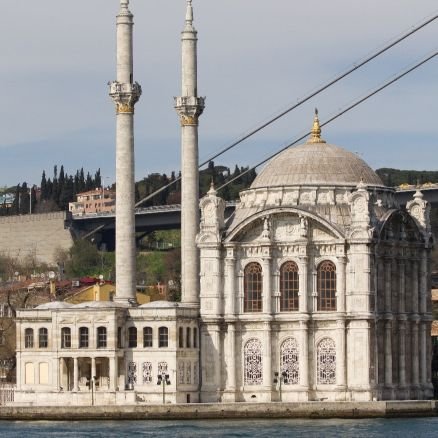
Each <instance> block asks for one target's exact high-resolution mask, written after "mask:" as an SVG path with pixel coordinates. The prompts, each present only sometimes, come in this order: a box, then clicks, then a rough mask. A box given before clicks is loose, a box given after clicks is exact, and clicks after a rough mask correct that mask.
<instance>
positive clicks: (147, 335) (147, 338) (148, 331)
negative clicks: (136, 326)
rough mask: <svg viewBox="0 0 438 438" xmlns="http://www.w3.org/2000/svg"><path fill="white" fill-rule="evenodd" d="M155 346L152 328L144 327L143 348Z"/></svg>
mask: <svg viewBox="0 0 438 438" xmlns="http://www.w3.org/2000/svg"><path fill="white" fill-rule="evenodd" d="M152 346H153V338H152V327H143V347H144V348H148V347H152Z"/></svg>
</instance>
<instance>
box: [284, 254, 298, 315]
mask: <svg viewBox="0 0 438 438" xmlns="http://www.w3.org/2000/svg"><path fill="white" fill-rule="evenodd" d="M298 289H299V279H298V266H297V264H296V263H295V262H286V263H284V264H283V265H282V267H281V268H280V295H281V298H280V311H281V312H293V311H297V310H298Z"/></svg>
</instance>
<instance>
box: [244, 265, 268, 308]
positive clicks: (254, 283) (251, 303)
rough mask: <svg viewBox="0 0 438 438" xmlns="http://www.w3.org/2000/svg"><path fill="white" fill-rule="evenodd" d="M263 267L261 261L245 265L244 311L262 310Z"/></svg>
mask: <svg viewBox="0 0 438 438" xmlns="http://www.w3.org/2000/svg"><path fill="white" fill-rule="evenodd" d="M262 289H263V279H262V267H261V266H260V264H259V263H256V262H251V263H249V264H248V265H246V266H245V270H244V280H243V311H244V312H262V310H263V301H262Z"/></svg>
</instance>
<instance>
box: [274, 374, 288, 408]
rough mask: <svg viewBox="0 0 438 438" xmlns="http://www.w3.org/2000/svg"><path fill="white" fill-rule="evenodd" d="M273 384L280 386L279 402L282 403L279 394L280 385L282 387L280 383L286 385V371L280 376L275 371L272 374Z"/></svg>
mask: <svg viewBox="0 0 438 438" xmlns="http://www.w3.org/2000/svg"><path fill="white" fill-rule="evenodd" d="M274 383H275V384H277V383H279V384H280V387H279V393H280V401H283V400H282V393H281V385H282V383H287V373H286V371H283V372H282V373H281V374H280V373H279V372H278V371H276V372H275V373H274Z"/></svg>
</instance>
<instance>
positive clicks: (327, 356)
mask: <svg viewBox="0 0 438 438" xmlns="http://www.w3.org/2000/svg"><path fill="white" fill-rule="evenodd" d="M317 377H318V384H320V385H334V384H335V383H336V347H335V343H334V341H333V340H332V339H330V338H325V339H323V340H322V341H321V342H320V343H319V344H318V376H317Z"/></svg>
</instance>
